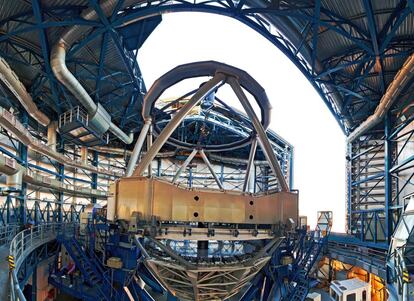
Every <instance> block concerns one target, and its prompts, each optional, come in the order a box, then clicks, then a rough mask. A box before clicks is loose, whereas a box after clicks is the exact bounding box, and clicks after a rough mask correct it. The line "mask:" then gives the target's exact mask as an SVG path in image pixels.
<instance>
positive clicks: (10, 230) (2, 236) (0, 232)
mask: <svg viewBox="0 0 414 301" xmlns="http://www.w3.org/2000/svg"><path fill="white" fill-rule="evenodd" d="M18 231H19V225H18V224H10V225H5V226H0V246H2V245H5V244H8V243H10V242H11V241H12V239H13V237H14V236H15V235H16V233H17V232H18Z"/></svg>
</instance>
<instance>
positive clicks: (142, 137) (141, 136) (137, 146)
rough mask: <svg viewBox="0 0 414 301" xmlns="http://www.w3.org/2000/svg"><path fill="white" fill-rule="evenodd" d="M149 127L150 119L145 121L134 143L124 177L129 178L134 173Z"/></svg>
mask: <svg viewBox="0 0 414 301" xmlns="http://www.w3.org/2000/svg"><path fill="white" fill-rule="evenodd" d="M150 126H151V119H147V120H145V122H144V125H143V127H142V129H141V132H140V133H139V136H138V139H137V142H135V146H134V150H133V151H132V154H131V157H130V158H129V162H128V166H127V168H126V173H125V176H127V177H130V176H132V173H133V172H134V169H135V166H136V165H137V162H138V157H139V154H140V153H141V150H142V146H143V145H144V141H145V138H146V137H147V133H148V130H149V128H150Z"/></svg>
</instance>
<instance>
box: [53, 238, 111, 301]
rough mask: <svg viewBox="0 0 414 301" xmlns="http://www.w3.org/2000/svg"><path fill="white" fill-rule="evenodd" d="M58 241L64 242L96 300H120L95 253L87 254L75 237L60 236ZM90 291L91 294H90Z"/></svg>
mask: <svg viewBox="0 0 414 301" xmlns="http://www.w3.org/2000/svg"><path fill="white" fill-rule="evenodd" d="M57 239H58V241H59V242H60V243H62V244H63V245H64V246H65V248H66V250H67V252H68V254H69V255H70V256H71V258H72V259H73V261H74V262H75V264H76V267H77V268H79V270H80V272H81V274H82V276H83V278H84V282H86V283H87V284H88V285H89V287H90V289H85V293H86V294H87V295H92V296H93V295H95V296H96V297H94V298H93V299H95V300H96V298H98V300H108V301H110V300H118V299H119V298H118V293H117V292H116V290H115V289H114V288H113V287H112V284H111V281H110V280H109V279H108V278H107V276H106V275H105V270H104V268H103V266H102V265H101V264H100V263H99V259H98V258H96V257H95V255H94V254H90V253H91V252H89V254H87V253H86V252H85V251H84V250H83V249H82V247H81V245H80V244H79V243H78V241H77V240H76V239H75V238H65V237H64V236H58V238H57ZM61 283H62V282H61ZM88 291H89V292H90V294H88Z"/></svg>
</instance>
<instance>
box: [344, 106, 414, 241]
mask: <svg viewBox="0 0 414 301" xmlns="http://www.w3.org/2000/svg"><path fill="white" fill-rule="evenodd" d="M395 107H396V108H395V109H394V110H392V113H389V114H387V116H386V118H385V121H384V123H383V125H381V126H380V127H379V128H377V129H376V130H374V131H371V132H370V133H367V134H366V135H365V136H363V137H361V138H359V139H357V140H356V141H354V142H353V143H352V144H350V145H349V147H348V155H347V161H348V163H347V174H348V177H347V178H348V200H347V226H348V232H349V233H350V234H353V235H355V236H356V237H357V238H358V239H359V240H360V241H361V242H363V243H364V244H366V245H368V246H373V247H377V248H382V249H388V246H389V242H390V239H391V236H392V234H393V232H394V230H395V228H396V226H397V223H398V221H399V220H400V216H401V213H402V212H403V211H404V209H405V206H406V205H407V202H406V200H407V198H409V197H410V196H411V195H412V193H413V192H414V191H413V185H414V182H413V176H414V165H413V161H414V156H413V155H412V151H413V149H412V146H411V144H412V143H413V134H414V130H413V125H412V124H411V123H412V121H413V116H410V113H408V114H406V115H407V116H408V118H407V117H404V115H403V114H402V111H403V109H401V107H400V104H396V105H395ZM401 116H402V117H401Z"/></svg>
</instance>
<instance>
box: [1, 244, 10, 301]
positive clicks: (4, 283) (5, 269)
mask: <svg viewBox="0 0 414 301" xmlns="http://www.w3.org/2000/svg"><path fill="white" fill-rule="evenodd" d="M7 256H9V245H8V244H7V245H3V246H1V247H0V300H7V299H8V295H9V262H8V260H7Z"/></svg>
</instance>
